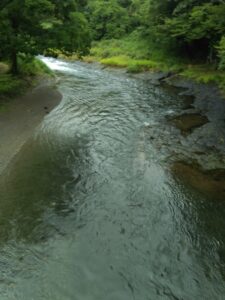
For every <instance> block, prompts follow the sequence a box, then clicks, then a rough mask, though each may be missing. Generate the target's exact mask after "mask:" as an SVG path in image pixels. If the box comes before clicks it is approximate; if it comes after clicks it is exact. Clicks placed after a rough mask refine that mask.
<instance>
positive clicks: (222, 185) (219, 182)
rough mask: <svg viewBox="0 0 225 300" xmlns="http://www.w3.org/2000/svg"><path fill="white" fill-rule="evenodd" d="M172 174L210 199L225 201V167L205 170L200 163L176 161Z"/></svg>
mask: <svg viewBox="0 0 225 300" xmlns="http://www.w3.org/2000/svg"><path fill="white" fill-rule="evenodd" d="M172 174H173V176H174V177H175V178H176V179H178V180H180V181H182V182H183V183H185V184H186V185H189V186H191V187H192V188H193V189H195V190H196V191H198V192H200V193H202V194H203V195H205V196H208V197H209V198H210V199H215V200H224V201H225V169H214V170H204V169H202V168H201V167H200V166H199V165H198V164H192V165H191V164H187V163H185V162H175V163H174V164H173V166H172Z"/></svg>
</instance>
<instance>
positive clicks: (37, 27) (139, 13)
mask: <svg viewBox="0 0 225 300" xmlns="http://www.w3.org/2000/svg"><path fill="white" fill-rule="evenodd" d="M124 39H125V40H126V41H127V42H128V41H129V42H128V44H127V47H125V48H127V49H126V50H125V51H124V53H123V51H122V52H121V49H120V50H118V48H120V46H121V47H123V41H124ZM116 40H117V41H120V40H121V42H119V43H117V44H116V51H114V52H113V51H111V50H113V49H112V48H113V46H112V45H113V43H114V45H115V41H116ZM101 41H104V43H103V44H101V46H100V48H102V49H101V50H102V52H101V53H100V56H101V57H102V58H107V57H110V56H113V55H117V54H127V55H128V56H130V57H131V58H132V57H133V58H138V59H152V58H155V57H156V60H157V59H158V60H160V61H162V60H163V59H165V60H166V58H168V57H170V58H175V60H176V61H177V62H178V61H182V62H186V63H190V62H191V63H192V64H205V65H210V66H211V67H213V69H214V70H223V69H225V2H224V1H222V0H162V1H158V0H85V1H81V0H66V1H59V0H35V1H34V0H22V1H21V0H11V1H10V0H2V1H1V3H0V60H1V61H5V60H8V61H10V62H11V66H12V67H11V71H12V72H13V73H17V72H18V56H19V57H22V56H26V58H27V57H28V58H29V57H34V56H35V55H37V54H47V55H52V54H55V53H56V50H57V51H60V53H64V54H66V55H69V54H73V53H75V52H76V53H78V56H79V57H81V56H82V55H85V54H87V53H88V51H89V49H90V47H91V42H94V43H93V45H96V44H97V43H98V42H101ZM107 41H108V42H107ZM109 41H111V44H110V42H109ZM112 41H114V42H112ZM125 44H126V43H125ZM135 44H139V47H135ZM111 46H112V47H111ZM107 47H108V48H107ZM93 48H94V47H93ZM106 48H107V49H106ZM114 48H115V47H114ZM129 49H130V53H129ZM114 50H115V49H114ZM110 51H111V52H112V53H111V52H110ZM93 53H94V55H96V53H95V52H92V54H93ZM98 54H99V53H98ZM151 65H152V64H150V63H149V65H148V66H149V67H151ZM153 65H154V64H153Z"/></svg>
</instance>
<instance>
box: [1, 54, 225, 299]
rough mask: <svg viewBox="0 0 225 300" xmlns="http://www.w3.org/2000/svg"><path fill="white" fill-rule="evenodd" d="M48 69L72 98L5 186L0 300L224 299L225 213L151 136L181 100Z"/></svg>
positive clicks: (72, 67) (70, 70) (66, 68)
mask: <svg viewBox="0 0 225 300" xmlns="http://www.w3.org/2000/svg"><path fill="white" fill-rule="evenodd" d="M44 60H45V62H47V64H49V66H50V67H52V68H53V69H54V70H56V72H57V74H58V77H59V79H60V81H59V83H58V88H59V90H60V91H61V93H62V94H63V100H62V102H61V104H60V105H59V106H58V107H57V108H56V109H55V110H54V111H53V112H52V113H51V114H49V115H48V116H47V117H46V118H45V120H44V121H43V123H42V124H41V126H40V128H39V129H38V130H37V132H36V133H35V135H34V137H33V138H32V140H30V141H29V143H27V144H26V145H25V147H24V148H23V150H22V151H21V152H20V154H19V155H18V156H17V158H16V159H15V161H14V164H13V165H12V166H11V168H10V169H9V170H8V173H7V174H6V175H5V176H4V178H1V181H0V185H1V190H0V270H1V273H0V299H1V300H6V299H7V300H14V299H17V300H31V299H34V300H39V299H46V300H53V299H54V300H67V299H68V300H71V299H75V300H106V299H107V300H126V299H129V300H130V299H136V300H156V299H185V300H186V299H190V300H193V299H210V300H211V299H224V294H225V285H224V279H225V269H224V264H225V204H224V202H222V201H218V199H217V195H216V194H215V195H213V196H212V195H210V196H207V195H205V194H204V193H200V192H199V191H197V190H195V189H194V188H192V187H191V186H188V184H185V182H183V181H182V180H180V179H179V178H178V177H176V174H174V173H173V172H171V171H170V166H169V163H168V159H167V158H168V155H171V153H170V154H169V153H168V149H167V144H166V143H165V141H164V140H163V139H162V141H161V144H160V147H158V148H157V147H156V145H155V143H153V139H152V137H151V135H152V132H153V131H154V130H156V129H157V130H158V131H157V132H162V137H163V133H165V131H166V133H167V135H169V134H170V132H171V139H173V137H175V136H176V134H177V131H176V130H175V129H172V128H171V127H170V125H169V124H167V122H166V118H165V117H166V116H168V115H170V114H171V112H174V111H176V110H179V109H180V107H182V106H183V103H182V101H181V99H180V97H179V96H178V95H177V93H176V92H175V91H173V92H171V91H170V90H167V89H166V88H163V87H160V86H154V85H151V84H150V83H149V82H148V81H146V80H143V79H140V78H139V79H138V78H134V77H132V76H129V75H128V74H126V73H125V72H123V71H121V70H108V69H101V68H100V66H98V65H95V64H93V65H88V64H85V63H80V62H76V63H66V62H63V61H58V60H54V59H46V58H45V59H44ZM170 148H171V147H170ZM187 151H188V149H187Z"/></svg>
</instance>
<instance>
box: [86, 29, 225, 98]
mask: <svg viewBox="0 0 225 300" xmlns="http://www.w3.org/2000/svg"><path fill="white" fill-rule="evenodd" d="M84 61H87V62H93V61H98V62H100V63H102V64H104V65H106V66H111V67H120V68H126V69H127V71H128V72H133V73H138V72H143V71H164V72H168V71H169V72H173V73H176V74H180V75H182V76H184V77H186V78H190V79H193V80H195V81H197V82H202V83H211V82H213V83H216V84H217V85H218V86H219V87H220V88H221V89H222V90H223V91H224V92H225V71H219V70H217V69H215V67H213V66H210V65H207V64H205V65H202V64H193V63H192V64H190V61H187V60H186V59H184V58H178V57H175V56H174V55H173V54H172V53H166V52H165V51H164V50H162V49H156V48H154V47H152V46H151V45H149V44H148V42H147V41H146V40H144V39H143V38H141V37H140V34H139V33H138V32H133V33H132V34H131V35H129V36H127V37H124V38H122V39H120V40H116V39H112V40H102V41H100V42H94V43H93V45H92V48H91V52H90V55H89V56H87V57H84Z"/></svg>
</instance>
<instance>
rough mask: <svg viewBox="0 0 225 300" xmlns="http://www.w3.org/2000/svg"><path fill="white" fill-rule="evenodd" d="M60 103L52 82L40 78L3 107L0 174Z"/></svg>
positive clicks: (53, 80)
mask: <svg viewBox="0 0 225 300" xmlns="http://www.w3.org/2000/svg"><path fill="white" fill-rule="evenodd" d="M60 100H61V94H60V93H59V92H58V91H57V90H56V88H55V79H51V78H48V79H46V78H44V79H40V80H39V81H38V84H37V85H36V87H34V88H30V90H28V91H27V93H26V94H25V95H23V96H19V97H16V98H14V99H13V100H10V101H8V102H7V104H6V105H4V109H2V110H0V131H1V135H0V174H1V173H2V172H3V170H4V169H5V168H6V167H7V165H8V164H9V163H10V161H11V160H12V159H13V157H14V156H15V155H16V154H17V153H18V152H19V151H20V149H21V148H22V146H23V145H24V144H25V142H26V141H27V140H28V139H29V137H30V136H31V135H32V133H33V132H34V129H35V128H36V127H37V126H38V125H39V124H40V122H41V121H42V119H43V118H44V117H45V115H46V114H48V113H49V112H50V111H51V110H52V109H53V108H54V107H55V106H56V105H58V104H59V102H60Z"/></svg>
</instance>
